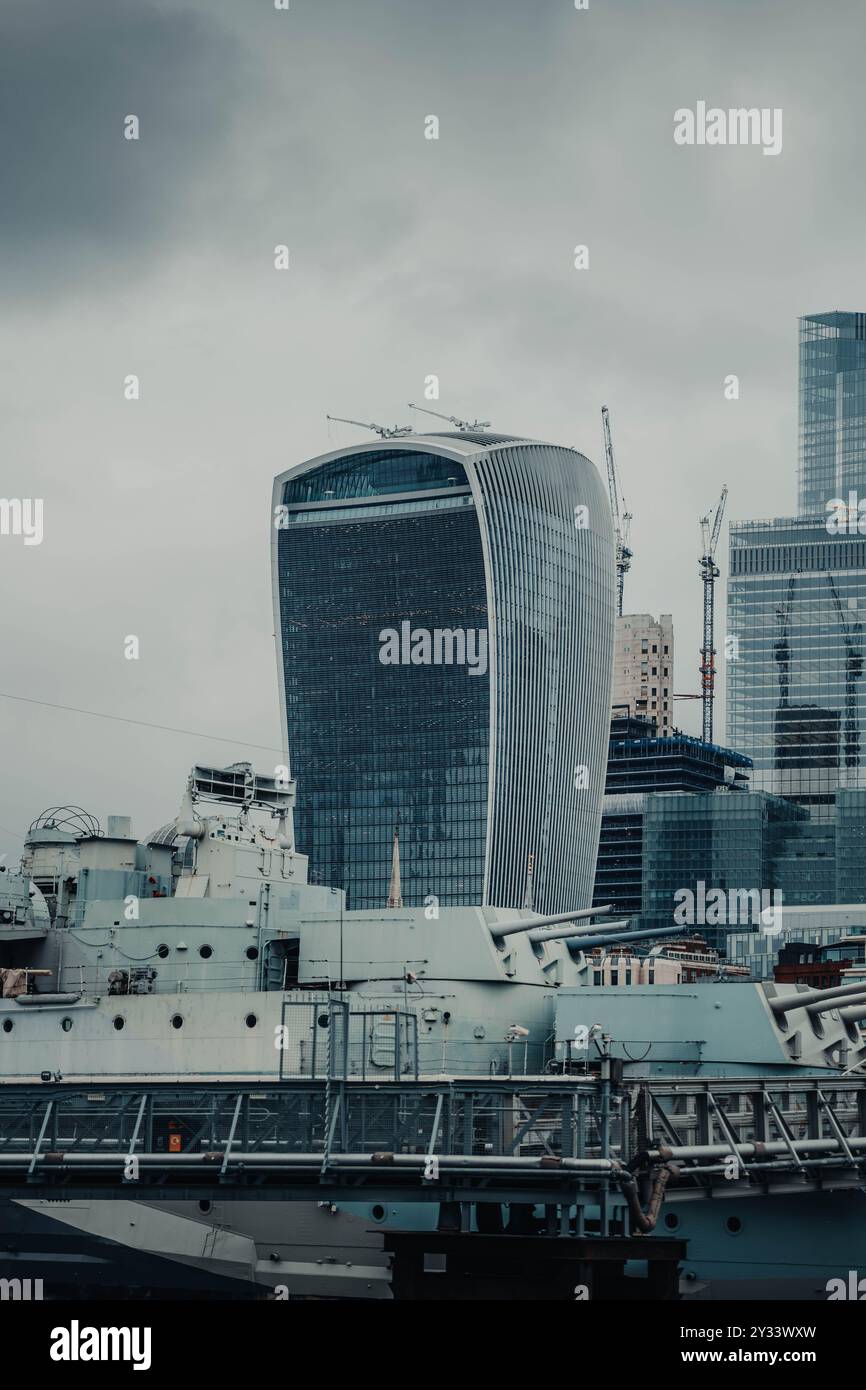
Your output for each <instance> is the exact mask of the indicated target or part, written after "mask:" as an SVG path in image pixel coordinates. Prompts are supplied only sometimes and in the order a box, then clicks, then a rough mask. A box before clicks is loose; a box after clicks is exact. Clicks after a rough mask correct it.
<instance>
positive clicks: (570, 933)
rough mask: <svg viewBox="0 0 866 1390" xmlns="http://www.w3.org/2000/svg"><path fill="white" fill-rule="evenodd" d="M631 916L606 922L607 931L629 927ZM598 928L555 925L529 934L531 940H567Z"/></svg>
mask: <svg viewBox="0 0 866 1390" xmlns="http://www.w3.org/2000/svg"><path fill="white" fill-rule="evenodd" d="M630 920H631V919H630V918H629V917H624V918H623V919H622V921H621V922H605V923H604V930H605V931H606V932H618V931H620V930H622V928H624V927H627V926H628V924H629V922H630ZM595 930H596V928H595V926H594V925H593V926H590V927H554V928H553V929H552V930H551V931H543V930H542V931H537V930H536V931H531V932H530V933H529V936H528V940H529V941H565V940H567V939H568V938H569V937H571V938H573V939H577V938H580V937H582V936H586V935H588V934H589V933H591V932H594V931H595Z"/></svg>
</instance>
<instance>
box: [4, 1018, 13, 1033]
mask: <svg viewBox="0 0 866 1390" xmlns="http://www.w3.org/2000/svg"><path fill="white" fill-rule="evenodd" d="M14 1027H15V1024H14V1023H13V1022H12V1020H11V1018H4V1020H3V1032H4V1033H11V1032H12V1029H13V1028H14Z"/></svg>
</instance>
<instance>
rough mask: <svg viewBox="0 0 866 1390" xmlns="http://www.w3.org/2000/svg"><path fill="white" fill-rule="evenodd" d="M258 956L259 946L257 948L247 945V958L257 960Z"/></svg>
mask: <svg viewBox="0 0 866 1390" xmlns="http://www.w3.org/2000/svg"><path fill="white" fill-rule="evenodd" d="M258 958H259V948H258V946H248V947H247V960H258Z"/></svg>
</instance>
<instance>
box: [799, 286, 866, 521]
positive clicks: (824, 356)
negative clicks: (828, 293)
mask: <svg viewBox="0 0 866 1390" xmlns="http://www.w3.org/2000/svg"><path fill="white" fill-rule="evenodd" d="M851 490H854V491H855V492H857V493H858V494H859V495H860V496H862V497H864V498H866V314H852V313H842V312H839V311H838V310H834V311H833V312H832V313H829V314H808V315H807V316H806V317H805V318H802V319H801V320H800V459H799V473H798V487H797V509H798V511H799V514H800V516H813V517H814V516H818V517H821V518H825V517H826V515H827V503H828V502H829V501H830V500H831V499H832V498H842V499H844V500H845V502H846V503H847V500H848V493H849V492H850V491H851Z"/></svg>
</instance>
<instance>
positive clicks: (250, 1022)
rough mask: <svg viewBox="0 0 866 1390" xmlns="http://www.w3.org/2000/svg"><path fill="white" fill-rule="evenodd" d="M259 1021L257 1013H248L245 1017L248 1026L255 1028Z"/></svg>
mask: <svg viewBox="0 0 866 1390" xmlns="http://www.w3.org/2000/svg"><path fill="white" fill-rule="evenodd" d="M258 1021H259V1020H258V1019H257V1018H256V1016H255V1014H247V1016H246V1018H245V1019H244V1022H245V1023H246V1025H247V1027H248V1028H255V1026H256V1024H257V1023H258Z"/></svg>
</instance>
